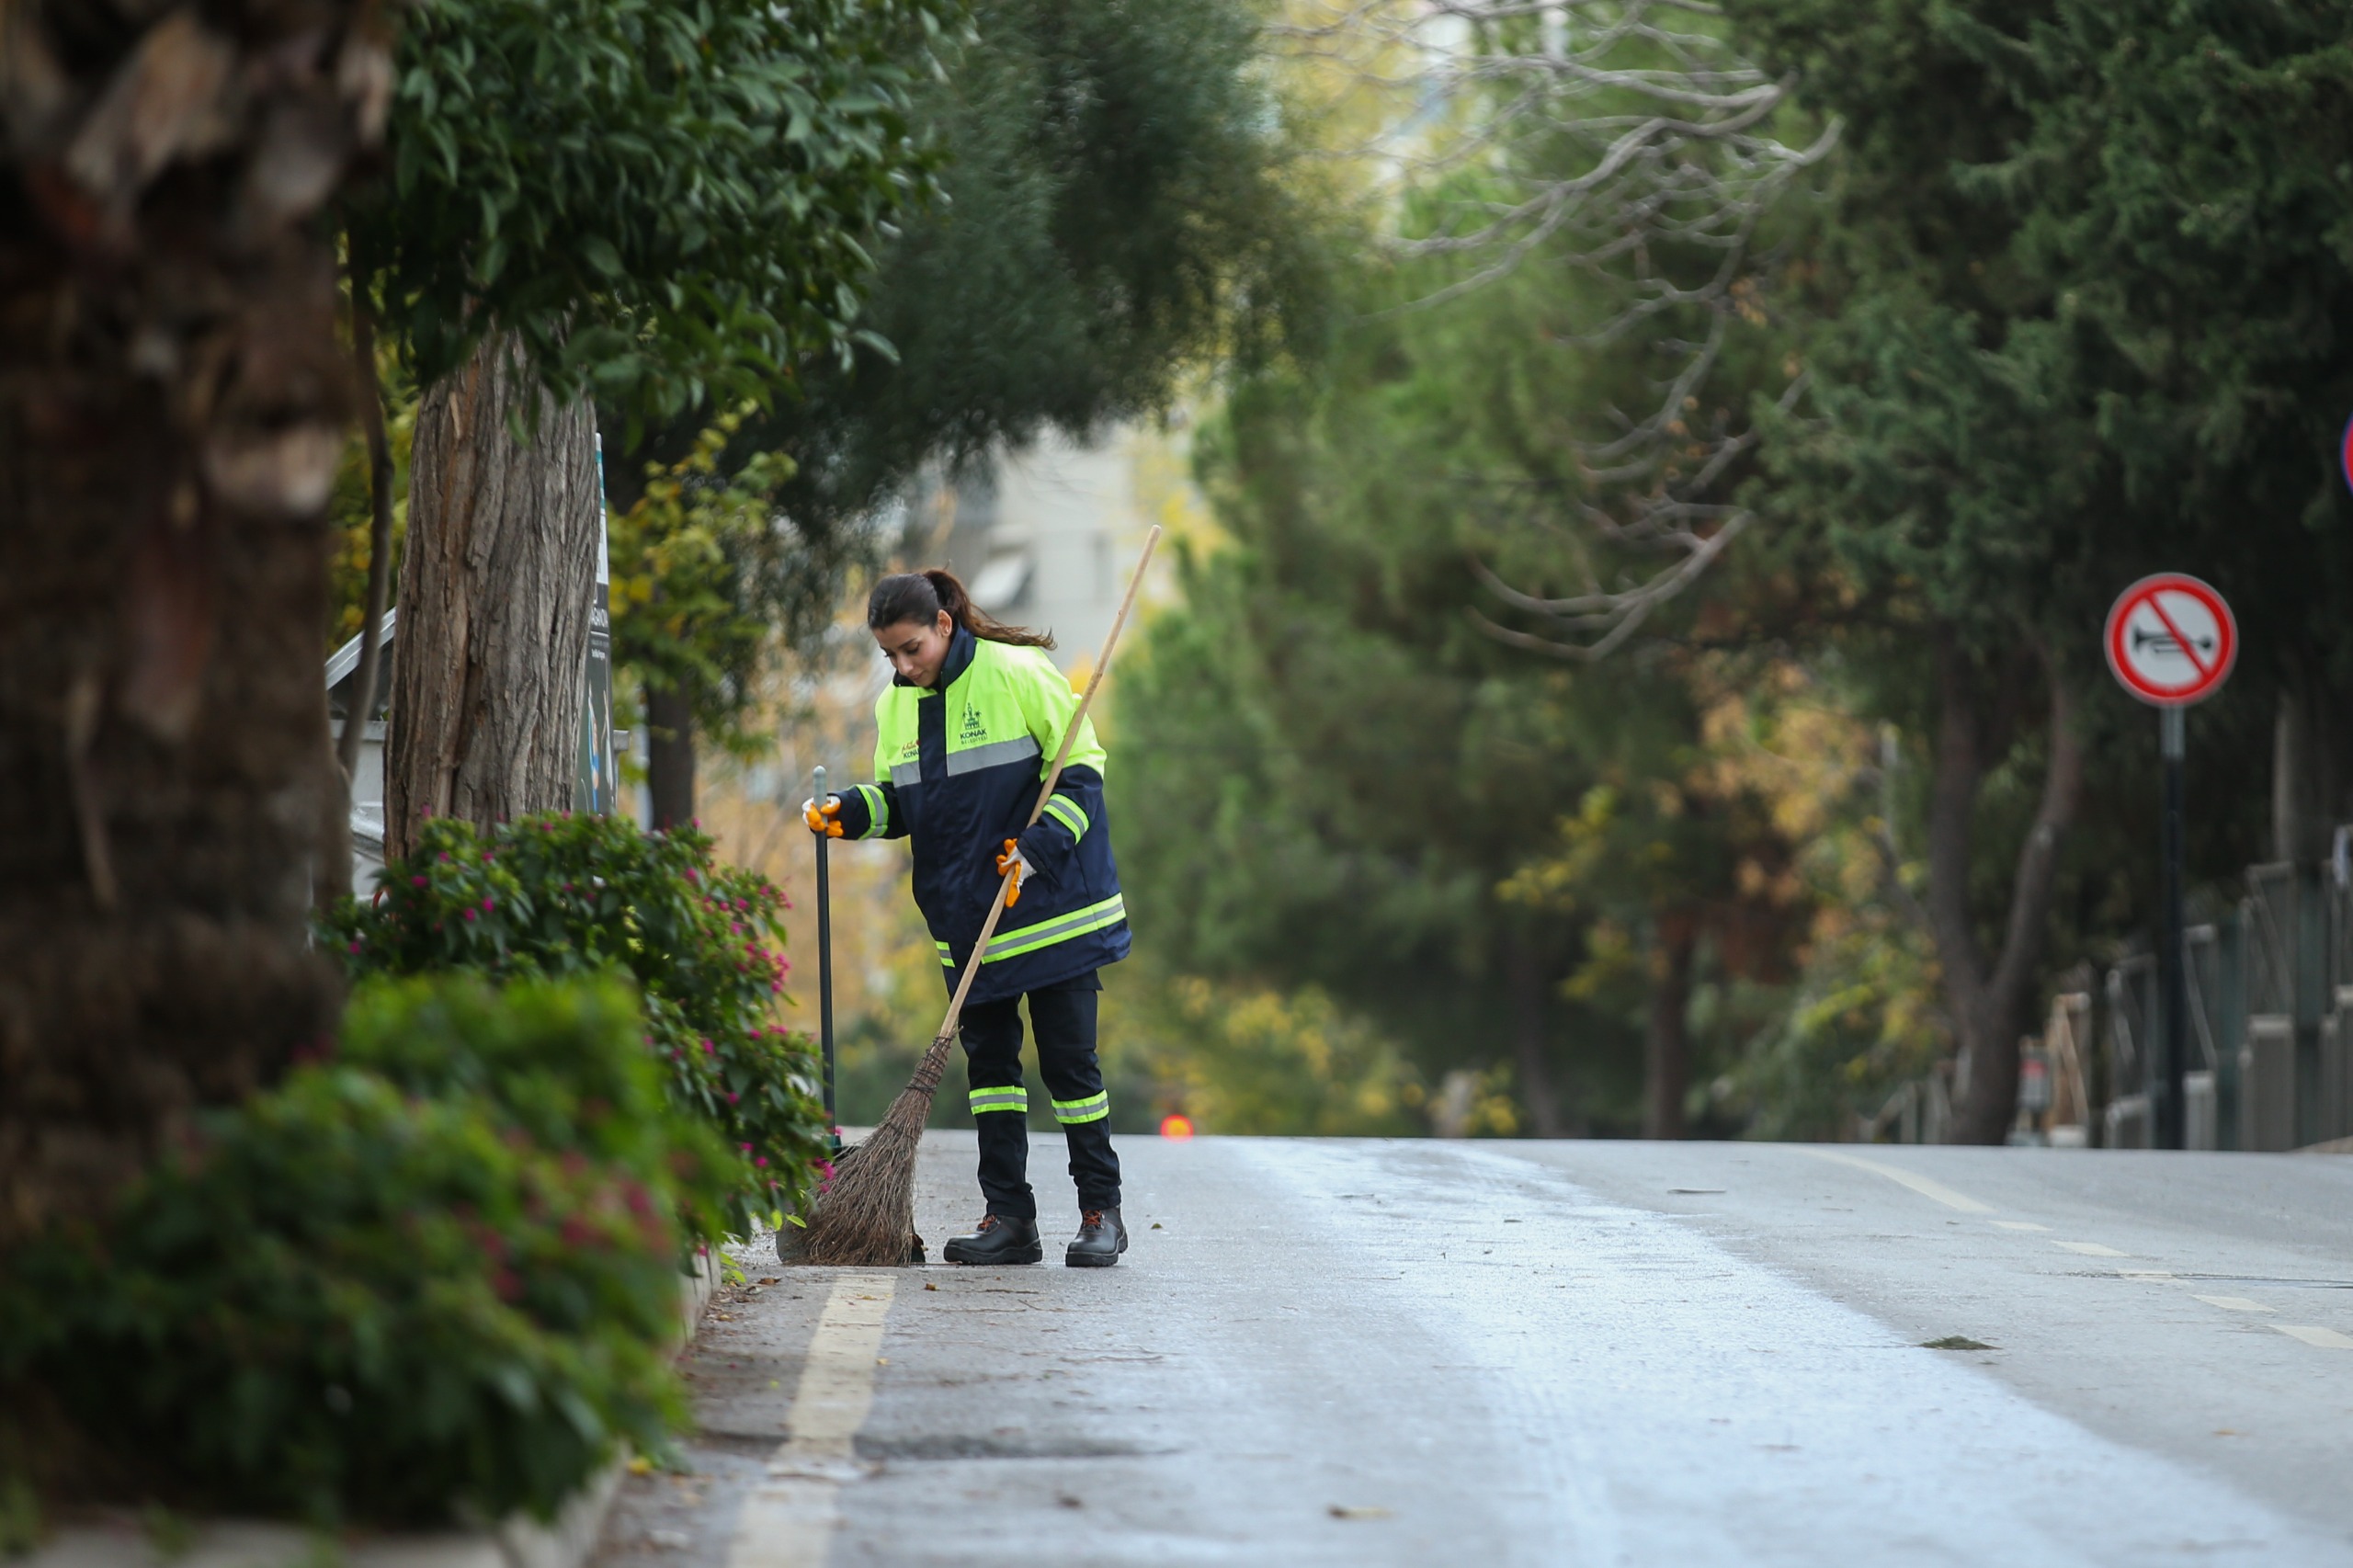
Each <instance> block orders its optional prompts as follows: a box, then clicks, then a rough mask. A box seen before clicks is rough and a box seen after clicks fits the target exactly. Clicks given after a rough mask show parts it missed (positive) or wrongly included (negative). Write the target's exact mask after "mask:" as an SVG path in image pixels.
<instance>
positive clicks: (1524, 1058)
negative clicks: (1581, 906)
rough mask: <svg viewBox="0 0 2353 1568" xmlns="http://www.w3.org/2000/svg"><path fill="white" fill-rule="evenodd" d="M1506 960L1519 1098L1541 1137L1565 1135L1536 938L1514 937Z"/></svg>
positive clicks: (1519, 935) (1533, 1126) (1541, 961)
mask: <svg viewBox="0 0 2353 1568" xmlns="http://www.w3.org/2000/svg"><path fill="white" fill-rule="evenodd" d="M1507 940H1508V941H1509V944H1510V946H1509V950H1508V954H1507V957H1506V960H1505V961H1506V965H1507V967H1508V974H1507V983H1509V985H1510V987H1511V1024H1512V1028H1511V1033H1512V1054H1513V1056H1514V1058H1515V1060H1516V1061H1517V1062H1518V1067H1519V1091H1520V1092H1519V1097H1520V1099H1521V1100H1522V1101H1523V1102H1524V1103H1525V1104H1526V1105H1527V1107H1528V1120H1529V1126H1530V1127H1532V1128H1533V1129H1534V1130H1535V1132H1536V1136H1538V1137H1539V1138H1559V1137H1562V1136H1563V1128H1562V1119H1561V1100H1560V1095H1559V1092H1558V1091H1557V1090H1555V1089H1554V1087H1553V1085H1552V1062H1551V1061H1550V1059H1549V1058H1550V1051H1549V1050H1548V1048H1549V1046H1550V1045H1551V1043H1552V1042H1551V1040H1550V1037H1549V1036H1548V1035H1547V1033H1546V1030H1545V1028H1544V1023H1545V1007H1544V1002H1545V993H1546V991H1547V990H1548V989H1549V987H1548V986H1547V985H1546V984H1545V981H1544V962H1543V957H1542V955H1541V953H1540V951H1539V949H1538V948H1537V945H1536V943H1535V941H1534V940H1533V938H1531V937H1529V936H1527V935H1525V934H1515V935H1513V936H1512V937H1509V938H1507Z"/></svg>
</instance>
